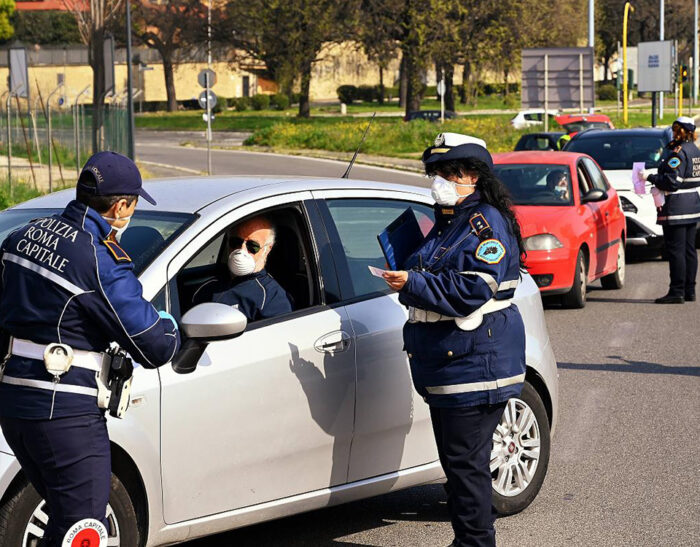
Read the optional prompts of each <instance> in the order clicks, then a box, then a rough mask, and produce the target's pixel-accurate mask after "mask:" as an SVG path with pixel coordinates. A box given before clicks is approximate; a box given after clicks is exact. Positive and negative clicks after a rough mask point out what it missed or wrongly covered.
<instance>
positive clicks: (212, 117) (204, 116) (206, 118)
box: [202, 112, 216, 122]
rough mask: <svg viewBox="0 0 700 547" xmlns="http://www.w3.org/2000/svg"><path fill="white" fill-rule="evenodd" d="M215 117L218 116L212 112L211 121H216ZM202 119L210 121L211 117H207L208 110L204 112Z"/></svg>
mask: <svg viewBox="0 0 700 547" xmlns="http://www.w3.org/2000/svg"><path fill="white" fill-rule="evenodd" d="M215 118H216V116H214V114H212V115H211V121H214V119H215ZM202 120H204V121H205V122H208V121H209V118H208V117H207V113H206V112H205V113H204V114H202Z"/></svg>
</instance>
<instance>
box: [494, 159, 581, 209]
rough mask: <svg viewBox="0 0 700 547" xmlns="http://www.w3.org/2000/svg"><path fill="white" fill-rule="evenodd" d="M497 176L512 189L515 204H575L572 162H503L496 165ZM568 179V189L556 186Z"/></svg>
mask: <svg viewBox="0 0 700 547" xmlns="http://www.w3.org/2000/svg"><path fill="white" fill-rule="evenodd" d="M493 171H494V173H495V174H496V177H498V179H499V180H500V181H501V182H503V184H505V185H506V187H507V188H508V191H509V192H510V194H511V196H512V198H513V203H514V204H515V205H573V203H574V201H573V192H572V189H571V173H570V171H569V166H568V165H552V164H544V163H542V164H539V163H528V164H502V165H496V166H494V168H493ZM562 178H564V179H565V181H566V190H565V191H564V192H561V191H558V190H556V189H555V186H557V184H558V182H559V181H560V180H561V179H562Z"/></svg>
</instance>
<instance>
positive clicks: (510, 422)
mask: <svg viewBox="0 0 700 547" xmlns="http://www.w3.org/2000/svg"><path fill="white" fill-rule="evenodd" d="M539 461H540V426H539V424H538V423H537V419H536V418H535V413H534V412H533V411H532V409H531V408H530V407H529V406H528V405H527V403H525V402H524V401H521V400H520V399H510V400H509V401H508V403H507V404H506V408H505V410H504V411H503V417H502V418H501V423H500V424H499V425H498V427H496V431H494V434H493V449H492V451H491V472H492V473H494V472H496V477H495V479H494V481H493V488H494V490H495V491H496V492H498V493H499V494H501V495H502V496H517V495H518V494H520V493H522V492H523V491H524V490H525V489H526V488H527V487H528V486H529V484H530V482H531V481H532V478H533V477H534V476H535V472H536V471H537V465H538V464H539Z"/></svg>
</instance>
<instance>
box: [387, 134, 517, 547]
mask: <svg viewBox="0 0 700 547" xmlns="http://www.w3.org/2000/svg"><path fill="white" fill-rule="evenodd" d="M423 163H424V165H425V172H426V174H427V175H428V176H429V177H431V178H432V180H433V183H432V194H433V197H434V199H435V201H436V204H435V217H436V222H435V226H433V228H432V230H431V231H430V233H429V234H428V235H427V236H426V238H425V240H424V241H423V243H422V245H421V246H420V248H419V249H418V250H417V251H416V252H415V253H414V254H413V255H412V256H411V257H410V258H409V259H408V261H407V263H406V264H404V265H403V267H404V270H402V271H395V272H386V273H385V274H384V278H385V280H386V282H387V283H388V284H389V286H390V287H391V288H393V289H395V290H397V291H398V292H399V301H400V302H401V303H402V304H404V305H406V306H408V307H409V319H408V322H407V323H406V325H405V326H404V346H405V348H406V351H407V352H408V358H409V362H410V365H411V373H412V376H413V383H414V385H415V388H416V390H417V391H418V393H420V394H421V395H422V396H423V397H424V399H425V400H426V402H427V403H428V405H429V406H430V416H431V419H432V422H433V429H434V432H435V439H436V442H437V448H438V453H439V456H440V462H441V463H442V466H443V469H444V471H445V475H446V477H447V485H448V488H447V490H448V509H449V511H450V517H451V520H452V527H453V529H454V533H455V539H454V542H453V544H452V545H453V546H454V547H466V546H467V545H469V546H474V545H478V546H492V545H495V541H496V540H495V531H494V528H493V521H494V515H493V512H492V503H491V497H492V491H491V489H492V486H491V471H490V469H489V463H490V454H491V449H492V446H493V443H492V436H493V432H494V430H495V429H496V426H497V425H498V423H499V421H500V419H501V416H502V414H503V410H504V408H505V405H506V402H507V401H508V399H510V398H511V397H517V396H518V395H520V392H521V390H522V388H523V382H524V380H525V330H524V326H523V321H522V318H521V317H520V312H519V311H518V308H517V307H516V306H515V305H514V304H513V303H512V298H513V295H514V293H515V288H516V286H517V285H518V280H519V278H520V270H521V268H523V254H524V247H523V242H522V238H521V236H520V227H519V225H518V222H517V221H516V219H515V215H514V213H513V210H512V204H511V201H510V199H509V197H508V192H507V190H506V189H505V187H504V186H503V184H502V183H501V182H500V181H499V180H498V179H497V178H496V177H495V176H494V174H493V171H492V168H493V160H492V158H491V154H489V152H488V150H487V149H486V143H484V141H483V140H481V139H477V138H474V137H470V136H467V135H459V134H456V133H442V134H440V135H438V137H437V139H436V140H435V145H434V146H431V147H429V148H428V149H427V150H425V152H424V153H423Z"/></svg>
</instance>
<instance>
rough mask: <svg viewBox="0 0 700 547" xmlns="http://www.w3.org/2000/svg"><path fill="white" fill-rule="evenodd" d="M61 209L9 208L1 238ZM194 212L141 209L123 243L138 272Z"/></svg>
mask: <svg viewBox="0 0 700 547" xmlns="http://www.w3.org/2000/svg"><path fill="white" fill-rule="evenodd" d="M60 212H61V210H60V209H9V210H7V211H2V212H0V241H4V240H5V238H6V237H7V236H8V234H9V233H10V232H11V231H12V230H14V229H16V228H19V227H20V226H23V225H24V224H26V223H27V222H29V221H30V220H32V219H34V218H40V217H46V216H50V215H54V214H56V213H60ZM194 218H195V216H194V215H190V214H186V213H169V212H162V211H139V210H137V211H136V212H135V213H134V216H133V218H132V220H131V222H130V223H129V227H128V228H127V229H126V231H125V232H124V233H123V234H122V238H121V241H120V245H121V246H122V247H123V248H124V250H125V251H126V252H127V253H128V255H129V256H130V257H131V259H132V260H133V262H134V272H135V273H136V275H139V274H140V273H141V272H142V271H143V270H144V269H145V268H146V266H148V265H149V264H150V263H151V262H152V261H153V259H154V258H155V257H157V256H158V255H159V254H160V253H161V252H162V251H163V249H165V248H166V247H167V246H168V245H169V244H170V243H171V242H172V241H173V240H174V239H175V238H176V237H177V236H178V235H180V233H181V232H182V231H183V230H184V229H185V227H186V226H187V225H188V224H189V223H190V222H192V221H193V220H194Z"/></svg>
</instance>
